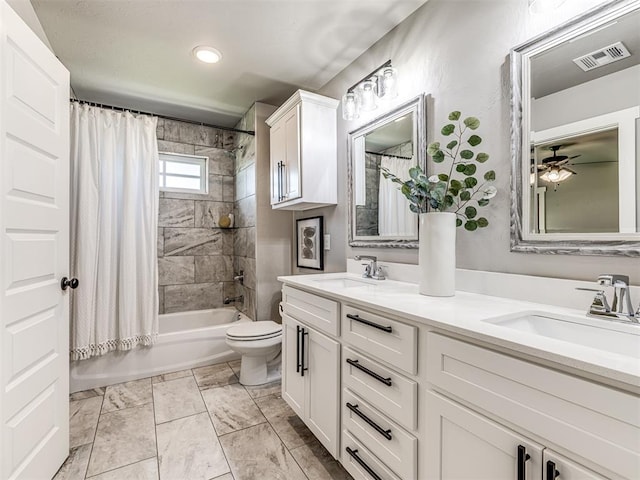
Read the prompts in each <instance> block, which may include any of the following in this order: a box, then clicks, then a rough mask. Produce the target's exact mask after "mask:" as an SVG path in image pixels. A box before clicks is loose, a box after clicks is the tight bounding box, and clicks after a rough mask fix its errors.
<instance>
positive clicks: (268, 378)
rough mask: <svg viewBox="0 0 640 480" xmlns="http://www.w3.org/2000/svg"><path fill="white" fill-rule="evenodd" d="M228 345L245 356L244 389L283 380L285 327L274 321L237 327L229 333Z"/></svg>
mask: <svg viewBox="0 0 640 480" xmlns="http://www.w3.org/2000/svg"><path fill="white" fill-rule="evenodd" d="M226 342H227V345H229V348H231V349H232V350H233V351H234V352H237V353H239V354H240V355H242V362H241V364H240V383H241V384H242V385H262V384H264V383H269V382H273V381H275V380H278V379H279V378H280V374H281V368H280V352H281V350H282V325H280V324H278V323H276V322H272V321H271V320H268V321H262V322H248V323H242V324H239V325H234V326H233V327H230V328H229V329H227V335H226Z"/></svg>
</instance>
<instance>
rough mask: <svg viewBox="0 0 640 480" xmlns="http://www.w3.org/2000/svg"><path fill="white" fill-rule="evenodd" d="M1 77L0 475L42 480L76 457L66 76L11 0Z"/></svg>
mask: <svg viewBox="0 0 640 480" xmlns="http://www.w3.org/2000/svg"><path fill="white" fill-rule="evenodd" d="M0 72H1V73H2V75H1V76H0V186H1V188H2V191H1V195H0V252H2V257H1V259H2V261H1V264H0V428H1V432H0V478H2V479H39V480H40V479H48V478H51V477H52V476H53V475H54V474H55V473H56V471H57V470H58V468H59V467H60V465H61V464H62V462H63V461H64V459H65V458H66V457H67V455H68V453H69V452H68V450H69V426H68V422H69V418H68V409H69V404H68V394H69V298H68V297H69V294H68V293H64V292H62V291H61V289H60V280H61V277H63V276H64V275H68V274H69V272H68V268H69V72H68V71H67V70H66V69H65V68H64V66H63V65H62V64H61V63H60V62H59V61H58V60H57V59H56V58H55V56H54V55H53V54H52V53H51V52H50V51H49V50H48V49H47V48H46V47H45V46H44V45H43V44H42V42H41V41H40V40H39V39H38V37H37V36H36V35H35V34H34V33H33V32H32V31H31V30H30V29H29V28H28V27H27V26H26V25H25V24H24V23H23V22H22V20H21V19H20V18H19V17H18V15H16V14H15V12H14V11H13V10H11V8H10V7H9V6H8V5H7V4H6V3H5V1H4V0H0ZM67 292H68V290H67Z"/></svg>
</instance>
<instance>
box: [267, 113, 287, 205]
mask: <svg viewBox="0 0 640 480" xmlns="http://www.w3.org/2000/svg"><path fill="white" fill-rule="evenodd" d="M269 139H270V142H271V144H270V147H269V148H270V152H271V157H270V158H271V205H274V204H276V203H279V202H281V201H282V196H283V195H284V189H283V185H282V182H283V172H284V167H283V165H284V164H285V161H286V156H285V155H286V148H285V142H286V140H285V128H284V122H282V121H280V122H278V123H276V124H275V125H274V126H273V127H271V130H270V131H269Z"/></svg>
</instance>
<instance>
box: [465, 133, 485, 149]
mask: <svg viewBox="0 0 640 480" xmlns="http://www.w3.org/2000/svg"><path fill="white" fill-rule="evenodd" d="M481 142H482V138H480V137H479V136H478V135H471V136H470V137H469V140H467V143H469V145H471V146H472V147H476V146H478V145H480V143H481Z"/></svg>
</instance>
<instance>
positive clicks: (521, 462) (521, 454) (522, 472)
mask: <svg viewBox="0 0 640 480" xmlns="http://www.w3.org/2000/svg"><path fill="white" fill-rule="evenodd" d="M530 458H531V455H529V454H528V453H527V449H526V448H525V447H524V446H522V445H518V480H525V476H526V463H527V460H529V459H530Z"/></svg>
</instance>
